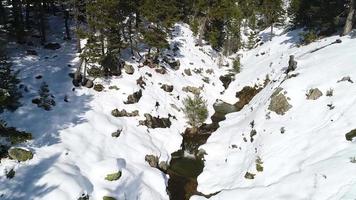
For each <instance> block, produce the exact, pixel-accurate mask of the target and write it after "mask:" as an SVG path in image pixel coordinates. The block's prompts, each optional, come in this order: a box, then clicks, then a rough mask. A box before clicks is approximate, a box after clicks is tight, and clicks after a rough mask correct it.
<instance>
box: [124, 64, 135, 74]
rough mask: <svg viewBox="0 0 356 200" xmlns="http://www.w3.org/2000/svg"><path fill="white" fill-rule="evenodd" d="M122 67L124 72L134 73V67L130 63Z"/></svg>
mask: <svg viewBox="0 0 356 200" xmlns="http://www.w3.org/2000/svg"><path fill="white" fill-rule="evenodd" d="M124 69H125V72H126V74H129V75H132V74H134V73H135V68H134V67H133V66H132V65H125V66H124Z"/></svg>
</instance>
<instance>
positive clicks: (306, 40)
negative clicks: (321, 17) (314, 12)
mask: <svg viewBox="0 0 356 200" xmlns="http://www.w3.org/2000/svg"><path fill="white" fill-rule="evenodd" d="M300 37H301V38H300V43H301V44H302V45H308V44H310V43H312V42H315V41H316V40H317V39H318V35H317V33H316V32H315V31H308V32H304V33H301V34H300Z"/></svg>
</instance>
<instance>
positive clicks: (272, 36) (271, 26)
mask: <svg viewBox="0 0 356 200" xmlns="http://www.w3.org/2000/svg"><path fill="white" fill-rule="evenodd" d="M272 38H273V23H272V24H271V36H270V38H269V40H270V41H272Z"/></svg>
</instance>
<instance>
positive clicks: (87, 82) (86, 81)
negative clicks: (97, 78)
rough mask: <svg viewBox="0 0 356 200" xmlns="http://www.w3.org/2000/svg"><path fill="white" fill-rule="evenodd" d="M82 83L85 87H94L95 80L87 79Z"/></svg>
mask: <svg viewBox="0 0 356 200" xmlns="http://www.w3.org/2000/svg"><path fill="white" fill-rule="evenodd" d="M82 85H83V86H84V87H87V88H92V87H94V82H93V81H92V80H90V79H86V80H85V81H84V82H83V83H82Z"/></svg>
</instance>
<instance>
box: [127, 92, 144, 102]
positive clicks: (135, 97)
mask: <svg viewBox="0 0 356 200" xmlns="http://www.w3.org/2000/svg"><path fill="white" fill-rule="evenodd" d="M141 97H142V90H139V91H138V92H135V93H133V94H130V95H129V96H128V97H127V101H125V102H124V104H134V103H137V102H139V101H140V99H141Z"/></svg>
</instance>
